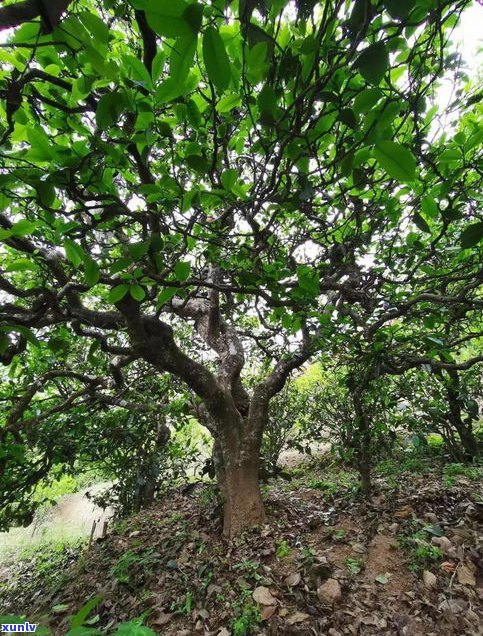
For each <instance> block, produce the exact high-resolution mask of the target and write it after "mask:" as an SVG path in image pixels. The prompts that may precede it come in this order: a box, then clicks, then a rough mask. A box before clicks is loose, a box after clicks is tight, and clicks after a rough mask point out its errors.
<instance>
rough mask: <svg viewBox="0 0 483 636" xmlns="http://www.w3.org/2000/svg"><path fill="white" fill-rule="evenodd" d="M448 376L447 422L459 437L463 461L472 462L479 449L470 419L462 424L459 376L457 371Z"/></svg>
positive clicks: (478, 453)
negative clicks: (463, 455) (463, 453)
mask: <svg viewBox="0 0 483 636" xmlns="http://www.w3.org/2000/svg"><path fill="white" fill-rule="evenodd" d="M448 375H449V377H450V381H449V383H448V384H447V385H446V395H447V398H448V405H449V421H450V422H451V426H452V427H453V428H454V429H455V430H456V431H457V433H458V435H459V436H460V441H461V445H462V446H463V449H464V452H465V459H467V460H472V461H473V460H475V459H478V457H479V455H480V449H479V447H478V442H477V440H476V437H475V435H474V433H473V427H472V422H471V418H468V420H467V422H464V421H463V417H462V415H461V399H460V381H459V375H458V372H457V371H449V372H448Z"/></svg>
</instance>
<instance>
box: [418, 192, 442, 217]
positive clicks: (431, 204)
mask: <svg viewBox="0 0 483 636" xmlns="http://www.w3.org/2000/svg"><path fill="white" fill-rule="evenodd" d="M421 209H422V210H423V212H424V213H425V214H426V216H429V218H430V219H435V218H436V217H437V216H438V213H439V209H438V205H437V203H436V201H435V200H434V198H433V197H431V196H429V195H426V196H424V197H423V199H422V201H421Z"/></svg>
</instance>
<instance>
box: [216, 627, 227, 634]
mask: <svg viewBox="0 0 483 636" xmlns="http://www.w3.org/2000/svg"><path fill="white" fill-rule="evenodd" d="M217 636H230V632H229V631H228V630H227V628H226V627H224V628H223V629H222V630H220V631H219V632H218V634H217Z"/></svg>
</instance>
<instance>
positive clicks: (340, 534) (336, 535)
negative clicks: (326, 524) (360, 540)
mask: <svg viewBox="0 0 483 636" xmlns="http://www.w3.org/2000/svg"><path fill="white" fill-rule="evenodd" d="M345 537H346V531H345V530H335V529H334V530H333V531H332V539H333V540H334V541H343V540H344V539H345Z"/></svg>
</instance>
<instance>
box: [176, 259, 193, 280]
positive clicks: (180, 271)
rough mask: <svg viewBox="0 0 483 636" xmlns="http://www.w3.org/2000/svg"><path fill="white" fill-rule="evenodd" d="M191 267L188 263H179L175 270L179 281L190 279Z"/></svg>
mask: <svg viewBox="0 0 483 636" xmlns="http://www.w3.org/2000/svg"><path fill="white" fill-rule="evenodd" d="M190 271H191V265H190V264H189V263H187V262H186V261H178V262H177V263H176V265H175V268H174V275H175V276H176V278H177V279H178V280H179V281H183V280H186V279H187V278H189V275H190Z"/></svg>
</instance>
